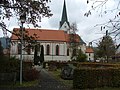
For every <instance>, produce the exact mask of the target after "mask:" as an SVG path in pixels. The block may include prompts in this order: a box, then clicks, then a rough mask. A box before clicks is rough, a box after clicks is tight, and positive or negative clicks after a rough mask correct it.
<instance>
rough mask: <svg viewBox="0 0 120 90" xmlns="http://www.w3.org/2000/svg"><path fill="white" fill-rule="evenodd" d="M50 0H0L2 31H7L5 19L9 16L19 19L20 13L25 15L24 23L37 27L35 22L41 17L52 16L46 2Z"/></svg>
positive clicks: (39, 20)
mask: <svg viewBox="0 0 120 90" xmlns="http://www.w3.org/2000/svg"><path fill="white" fill-rule="evenodd" d="M48 2H51V0H1V1H0V27H1V28H2V30H3V31H6V30H7V31H9V30H8V29H7V27H6V22H4V20H5V19H8V20H10V19H11V17H17V19H18V20H19V19H20V16H21V14H23V13H24V14H25V15H26V23H28V24H33V25H34V27H38V26H39V25H38V24H37V22H41V17H50V16H52V14H51V10H50V8H49V6H47V3H48Z"/></svg>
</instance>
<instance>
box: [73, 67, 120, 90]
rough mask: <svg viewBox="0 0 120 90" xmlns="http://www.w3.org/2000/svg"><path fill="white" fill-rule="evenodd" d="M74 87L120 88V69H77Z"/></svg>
mask: <svg viewBox="0 0 120 90" xmlns="http://www.w3.org/2000/svg"><path fill="white" fill-rule="evenodd" d="M73 87H74V88H79V89H86V88H99V87H120V69H117V68H97V69H95V68H86V69H83V68H82V69H75V70H74V74H73Z"/></svg>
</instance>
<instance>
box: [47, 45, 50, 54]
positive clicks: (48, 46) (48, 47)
mask: <svg viewBox="0 0 120 90" xmlns="http://www.w3.org/2000/svg"><path fill="white" fill-rule="evenodd" d="M46 54H47V55H50V45H47V49H46Z"/></svg>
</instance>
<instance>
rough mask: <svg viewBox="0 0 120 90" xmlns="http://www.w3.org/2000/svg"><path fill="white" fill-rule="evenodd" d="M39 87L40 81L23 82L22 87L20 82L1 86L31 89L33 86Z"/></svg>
mask: <svg viewBox="0 0 120 90" xmlns="http://www.w3.org/2000/svg"><path fill="white" fill-rule="evenodd" d="M37 85H38V80H35V81H28V82H25V81H23V83H22V85H20V82H18V81H17V82H16V83H15V84H7V85H0V87H8V88H9V87H31V86H37Z"/></svg>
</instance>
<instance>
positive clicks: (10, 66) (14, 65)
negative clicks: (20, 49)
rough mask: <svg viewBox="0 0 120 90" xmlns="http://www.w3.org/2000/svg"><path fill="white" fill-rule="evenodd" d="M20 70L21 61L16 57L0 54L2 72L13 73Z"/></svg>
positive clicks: (0, 70)
mask: <svg viewBox="0 0 120 90" xmlns="http://www.w3.org/2000/svg"><path fill="white" fill-rule="evenodd" d="M18 70H19V61H18V60H17V59H15V58H10V59H9V58H8V57H6V56H0V72H1V73H11V72H17V71H18Z"/></svg>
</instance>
